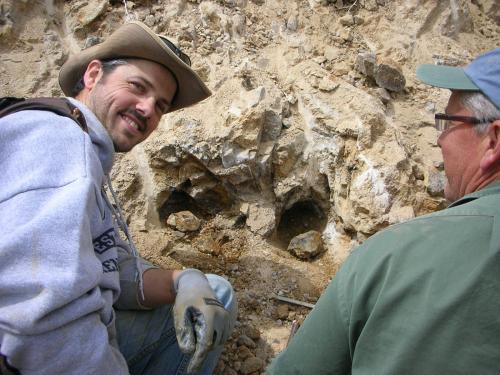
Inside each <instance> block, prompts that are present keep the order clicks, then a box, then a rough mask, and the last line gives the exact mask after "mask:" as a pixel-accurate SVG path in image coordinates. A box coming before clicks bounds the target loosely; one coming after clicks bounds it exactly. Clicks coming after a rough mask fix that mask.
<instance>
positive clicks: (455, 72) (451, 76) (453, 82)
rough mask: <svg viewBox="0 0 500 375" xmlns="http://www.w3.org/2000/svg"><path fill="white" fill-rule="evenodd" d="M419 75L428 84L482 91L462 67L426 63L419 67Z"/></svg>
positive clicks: (452, 88) (445, 87) (451, 88)
mask: <svg viewBox="0 0 500 375" xmlns="http://www.w3.org/2000/svg"><path fill="white" fill-rule="evenodd" d="M417 77H418V79H420V80H421V81H422V82H424V83H426V84H428V85H431V86H436V87H441V88H444V89H450V90H463V91H480V90H479V88H478V87H477V86H476V85H475V84H474V82H472V81H471V80H470V79H469V77H467V76H466V75H465V73H464V70H463V69H462V68H457V67H453V66H443V65H432V64H424V65H419V66H418V67H417Z"/></svg>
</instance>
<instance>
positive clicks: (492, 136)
mask: <svg viewBox="0 0 500 375" xmlns="http://www.w3.org/2000/svg"><path fill="white" fill-rule="evenodd" d="M485 142H487V143H486V151H485V152H484V154H483V157H482V158H481V161H480V162H479V166H480V168H481V169H482V170H483V172H484V173H491V172H495V171H494V169H495V168H498V170H499V171H500V120H495V121H493V122H492V123H491V124H490V126H489V127H488V132H487V133H486V136H485Z"/></svg>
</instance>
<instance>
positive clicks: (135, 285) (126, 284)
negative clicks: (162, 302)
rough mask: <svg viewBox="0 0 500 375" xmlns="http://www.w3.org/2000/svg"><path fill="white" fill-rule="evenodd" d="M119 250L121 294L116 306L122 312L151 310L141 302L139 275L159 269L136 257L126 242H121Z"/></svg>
mask: <svg viewBox="0 0 500 375" xmlns="http://www.w3.org/2000/svg"><path fill="white" fill-rule="evenodd" d="M117 248H118V266H119V268H120V290H121V292H120V296H119V297H118V300H117V301H116V302H115V305H114V306H115V307H116V308H117V309H120V310H151V309H150V308H149V307H146V306H143V305H141V303H140V302H139V293H140V290H139V273H141V274H143V273H144V272H146V271H147V270H149V269H151V268H158V267H157V266H154V265H153V264H151V263H150V262H148V261H147V260H145V259H143V258H136V257H134V256H133V255H132V254H131V251H130V248H129V245H128V244H127V243H125V242H124V241H120V242H119V243H118V246H117Z"/></svg>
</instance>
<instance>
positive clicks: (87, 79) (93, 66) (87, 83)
mask: <svg viewBox="0 0 500 375" xmlns="http://www.w3.org/2000/svg"><path fill="white" fill-rule="evenodd" d="M101 77H102V63H101V62H100V61H99V60H92V61H91V62H89V64H88V65H87V69H86V70H85V73H84V74H83V85H84V87H85V88H86V89H87V90H89V91H92V89H93V88H94V86H95V85H96V83H97V82H99V80H100V79H101Z"/></svg>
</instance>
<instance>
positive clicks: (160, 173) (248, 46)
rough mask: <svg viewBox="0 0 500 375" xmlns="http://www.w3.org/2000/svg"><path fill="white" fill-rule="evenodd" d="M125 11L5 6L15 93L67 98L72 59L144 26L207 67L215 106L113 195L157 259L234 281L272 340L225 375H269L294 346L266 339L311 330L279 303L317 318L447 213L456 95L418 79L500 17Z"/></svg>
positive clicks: (4, 55)
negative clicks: (354, 251)
mask: <svg viewBox="0 0 500 375" xmlns="http://www.w3.org/2000/svg"><path fill="white" fill-rule="evenodd" d="M126 4H127V9H125V6H124V2H123V1H116V0H114V1H111V0H110V1H105V0H85V1H83V0H71V1H62V0H56V1H39V2H34V1H28V0H3V1H2V0H0V92H1V93H2V96H7V95H9V96H23V97H24V96H59V95H61V94H62V93H61V90H60V88H59V86H58V83H57V74H58V71H59V68H60V67H61V65H62V64H63V63H64V62H65V61H66V59H67V58H68V56H69V55H71V54H73V53H75V52H77V51H79V50H81V49H82V48H84V47H85V46H90V45H92V44H95V43H98V42H99V41H101V40H102V39H104V38H106V37H107V36H108V35H109V34H110V33H111V32H112V31H113V30H114V29H116V28H117V27H118V26H119V25H121V24H122V23H123V22H124V21H126V20H130V19H137V20H140V21H143V22H145V23H146V24H148V25H149V26H150V27H151V28H153V29H154V30H155V31H156V32H158V33H161V34H164V35H166V36H168V37H169V39H171V40H172V41H173V42H175V43H177V44H178V45H179V47H180V48H181V49H182V50H183V51H185V52H186V53H187V54H188V55H189V56H190V57H191V60H192V62H193V66H192V67H193V69H194V70H195V71H196V72H197V73H198V74H199V75H200V77H202V79H203V80H204V81H205V82H206V84H207V85H208V87H209V88H210V89H211V91H212V93H213V95H212V96H211V97H210V98H208V99H206V100H205V101H203V102H202V103H200V104H199V105H196V106H193V107H190V108H186V109H184V110H182V111H178V112H174V113H171V114H169V115H167V116H164V118H163V119H162V121H161V123H160V125H159V127H158V129H157V130H156V131H155V133H153V135H152V136H151V137H150V138H149V139H148V140H147V141H146V142H144V143H143V144H141V145H139V146H137V147H136V148H134V150H132V152H130V153H128V154H125V155H121V154H120V155H117V158H116V159H117V160H116V163H115V166H114V169H113V174H112V178H113V182H114V184H115V187H116V190H117V191H118V193H119V195H120V200H121V202H122V203H123V206H124V211H125V215H126V220H127V222H129V223H130V227H131V230H132V232H133V236H134V238H135V239H136V240H137V242H138V247H139V249H141V251H142V254H143V255H144V256H146V257H147V258H148V259H150V260H151V261H153V262H155V263H157V264H160V265H162V266H166V267H183V266H188V267H197V268H201V269H203V270H204V271H207V272H214V273H218V274H225V275H228V277H229V279H230V281H231V282H232V283H233V284H234V285H237V288H235V289H236V290H237V292H238V293H239V296H238V298H239V299H240V301H241V310H242V312H241V313H240V318H241V319H247V317H248V319H249V320H252V321H253V322H258V324H263V327H262V328H261V329H260V332H261V333H262V335H263V337H262V338H260V339H258V340H256V342H254V341H253V339H256V338H257V334H256V335H255V337H254V336H251V338H249V337H247V338H248V340H246V339H245V340H243V339H242V340H243V341H244V343H241V345H238V342H236V340H233V342H232V343H231V345H234V348H233V347H231V348H230V350H229V354H228V355H227V356H226V359H223V362H224V363H225V364H226V366H225V367H224V370H223V371H222V370H221V371H220V372H219V373H228V374H229V373H236V372H238V371H239V373H242V372H246V373H258V372H263V371H264V367H265V366H264V365H263V364H262V363H261V362H260V361H259V360H258V359H261V360H262V361H267V360H268V358H270V357H272V356H273V355H274V354H275V352H273V350H271V349H270V348H269V347H263V346H262V345H264V344H262V342H264V341H266V340H267V341H266V342H267V344H266V345H269V346H270V347H273V346H274V349H275V350H276V351H278V350H279V349H282V347H283V345H284V344H280V345H281V346H279V345H278V346H279V347H278V346H276V345H275V344H274V342H275V337H277V336H275V337H272V338H269V337H267V338H266V335H268V332H271V333H270V334H272V335H278V334H277V332H284V333H282V334H281V336H280V337H282V340H281V341H279V340H278V341H279V342H280V343H286V339H287V337H288V335H289V330H288V327H287V326H286V322H287V321H289V320H290V319H291V318H293V316H294V314H295V313H297V314H298V315H302V316H303V315H305V314H306V313H307V311H295V310H294V308H292V307H291V308H290V310H288V307H286V309H287V311H286V312H285V311H284V310H285V308H284V307H283V308H281V309H282V311H279V312H280V313H281V314H280V315H279V318H274V315H273V311H275V309H274V307H275V306H273V304H272V302H271V297H269V296H267V294H266V293H269V294H270V293H277V292H278V291H282V292H283V293H284V295H290V296H291V297H294V298H298V299H300V300H306V301H309V300H310V299H311V298H312V297H314V296H318V295H319V294H320V291H321V290H322V288H323V287H324V286H325V285H326V283H327V281H328V280H329V279H330V278H331V277H332V275H333V273H334V272H335V270H336V267H337V265H338V263H341V262H342V261H343V260H344V259H345V257H346V256H347V254H348V253H349V249H350V248H351V247H352V246H354V245H356V244H357V243H359V242H361V241H363V240H364V239H366V238H367V237H369V236H371V235H372V234H374V233H376V232H377V231H379V230H381V229H383V228H385V227H386V226H387V225H389V224H393V223H399V222H402V221H405V220H409V219H411V218H413V217H415V216H418V215H422V214H424V213H428V212H431V211H434V210H437V209H440V208H443V207H445V205H446V202H445V200H444V198H443V189H444V175H443V171H442V158H441V155H440V150H439V148H438V147H437V145H436V136H437V133H436V131H435V129H434V128H433V115H434V112H437V111H441V110H442V109H443V108H444V107H445V105H446V100H447V97H448V92H447V91H446V90H439V89H435V88H431V87H427V86H425V85H423V84H421V83H420V82H418V81H417V79H416V77H415V68H416V66H417V65H418V64H422V63H439V64H443V63H444V64H451V65H455V66H460V65H463V64H466V63H467V62H469V61H470V60H471V59H472V58H473V57H474V56H476V55H478V54H479V53H481V52H484V51H486V50H489V49H492V48H494V47H496V46H498V45H500V38H499V35H500V30H499V24H500V5H499V2H498V1H494V0H475V1H465V0H444V1H435V0H432V1H431V0H394V1H385V0H358V1H354V0H296V1H278V0H266V1H262V0H251V1H248V0H224V1H215V0H213V1H211V0H204V1H201V0H188V1H185V0H173V1H164V0H160V1H141V0H137V1H127V2H126ZM186 211H188V212H190V214H189V215H188V214H186V216H184V214H183V212H186ZM200 221H203V226H201V224H200ZM167 223H168V224H167ZM172 226H173V227H172ZM309 231H315V232H316V234H315V235H314V236H313V238H316V240H313V239H311V240H310V243H318V242H319V238H322V248H323V251H324V252H325V253H324V255H323V256H314V255H313V254H316V253H317V251H318V249H319V246H318V248H316V250H312V251H303V250H294V251H296V253H297V254H301V255H299V256H300V257H301V258H297V257H295V256H290V255H289V254H288V253H287V252H286V251H281V250H285V249H286V248H287V246H288V244H289V243H290V240H291V239H292V238H294V237H296V236H297V235H300V234H303V233H306V232H309ZM188 232H190V233H188ZM315 241H316V242H315ZM256 244H257V245H256ZM275 246H277V247H279V248H280V249H281V250H279V251H277V250H276V249H275ZM310 257H312V258H310ZM306 259H307V260H308V261H307V262H306V261H304V260H306ZM228 264H232V265H235V264H236V265H237V266H236V267H235V268H228V267H229V266H228ZM284 270H288V271H287V272H285V271H284ZM270 279H271V280H272V283H271V285H270V283H269V280H270ZM290 279H295V280H296V281H295V282H292V281H290ZM277 289H278V290H277ZM250 296H251V297H250ZM313 299H314V298H313ZM266 319H270V320H266ZM278 321H279V323H277V322H278ZM263 322H264V323H263ZM284 322H285V323H284ZM256 324H257V323H256ZM269 327H271V328H272V329H268V328H269ZM259 328H260V327H259ZM280 330H281V331H280ZM278 336H279V335H278ZM239 347H244V348H246V349H241V350H240V353H239V354H240V355H238V353H237V350H238V349H237V348H239ZM247 349H248V350H247ZM266 350H267V351H268V355H258V353H259V351H260V353H262V351H266ZM235 353H236V354H235ZM263 358H264V359H263ZM216 373H217V372H216Z"/></svg>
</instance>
